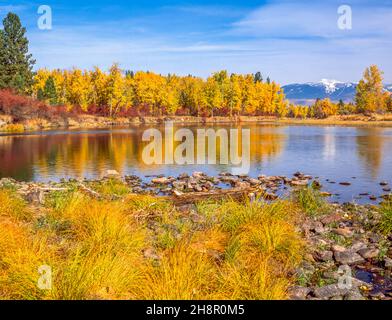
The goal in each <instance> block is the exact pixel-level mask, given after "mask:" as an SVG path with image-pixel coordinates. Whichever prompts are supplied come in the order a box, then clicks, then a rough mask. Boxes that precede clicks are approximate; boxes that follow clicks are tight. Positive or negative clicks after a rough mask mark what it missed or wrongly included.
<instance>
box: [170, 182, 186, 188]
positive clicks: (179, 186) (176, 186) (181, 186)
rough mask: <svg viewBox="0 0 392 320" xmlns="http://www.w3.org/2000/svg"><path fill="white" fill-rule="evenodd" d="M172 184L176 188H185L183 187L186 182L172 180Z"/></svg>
mask: <svg viewBox="0 0 392 320" xmlns="http://www.w3.org/2000/svg"><path fill="white" fill-rule="evenodd" d="M172 185H173V187H174V188H176V189H177V190H185V188H186V182H184V181H174V182H173V183H172Z"/></svg>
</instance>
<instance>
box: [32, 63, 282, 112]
mask: <svg viewBox="0 0 392 320" xmlns="http://www.w3.org/2000/svg"><path fill="white" fill-rule="evenodd" d="M33 95H34V96H35V97H36V98H38V99H40V100H45V101H47V102H48V103H50V104H51V105H59V104H60V105H67V106H68V107H69V108H80V109H81V110H82V111H84V112H92V113H94V112H100V113H103V114H105V115H109V116H116V115H118V114H124V113H127V112H131V113H138V114H144V115H154V116H161V115H176V114H181V115H192V116H214V115H221V116H229V115H230V116H234V115H239V114H246V115H255V114H258V115H267V114H270V115H280V116H284V115H285V114H286V112H287V101H286V100H285V97H284V94H283V91H282V89H281V87H280V86H279V85H278V84H276V83H275V82H273V81H272V82H271V81H270V80H269V79H267V81H263V79H262V77H261V75H260V73H256V74H255V75H253V74H248V75H239V74H230V75H229V74H228V72H227V71H220V72H216V73H214V74H212V75H211V76H210V77H208V78H207V79H205V80H204V79H202V78H199V77H194V76H191V75H189V76H185V77H180V76H177V75H171V74H169V75H166V76H163V75H160V74H156V73H153V72H143V71H139V72H132V71H125V72H123V71H122V70H121V69H120V68H119V66H118V65H117V64H114V65H113V66H112V67H111V68H110V70H109V72H103V71H102V70H101V69H99V68H98V67H95V68H94V70H92V71H89V70H84V71H82V70H80V69H72V70H47V69H41V70H38V71H37V73H36V75H35V82H34V85H33Z"/></svg>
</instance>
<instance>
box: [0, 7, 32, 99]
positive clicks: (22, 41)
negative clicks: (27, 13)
mask: <svg viewBox="0 0 392 320" xmlns="http://www.w3.org/2000/svg"><path fill="white" fill-rule="evenodd" d="M3 26H4V29H3V30H0V88H12V89H15V90H17V91H18V92H20V93H29V92H30V90H31V87H32V84H33V72H32V68H33V65H34V63H35V61H34V60H33V59H32V55H31V54H29V41H28V40H27V38H26V36H25V33H26V28H24V27H22V25H21V22H20V19H19V17H18V16H17V15H16V14H14V13H8V14H7V16H6V17H5V18H4V20H3Z"/></svg>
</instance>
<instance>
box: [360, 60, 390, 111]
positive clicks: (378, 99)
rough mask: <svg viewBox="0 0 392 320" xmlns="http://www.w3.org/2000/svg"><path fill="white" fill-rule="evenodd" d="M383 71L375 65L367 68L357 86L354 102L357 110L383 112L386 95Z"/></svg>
mask: <svg viewBox="0 0 392 320" xmlns="http://www.w3.org/2000/svg"><path fill="white" fill-rule="evenodd" d="M382 81H383V73H382V72H381V71H380V70H379V69H378V67H377V66H376V65H372V66H370V67H369V68H367V69H366V70H365V72H364V74H363V78H362V79H361V80H360V81H359V83H358V86H357V93H356V96H355V102H356V105H357V109H358V112H362V113H368V112H385V110H386V99H387V97H386V95H385V93H384V88H383V84H382Z"/></svg>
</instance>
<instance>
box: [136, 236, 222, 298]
mask: <svg viewBox="0 0 392 320" xmlns="http://www.w3.org/2000/svg"><path fill="white" fill-rule="evenodd" d="M215 283H216V268H215V267H214V265H213V264H212V262H211V260H210V259H209V258H208V257H207V255H205V254H203V253H198V252H195V251H194V250H192V249H191V248H190V247H188V246H187V245H186V244H185V243H181V244H178V245H177V246H176V247H174V248H173V249H170V250H168V251H167V252H166V253H165V255H164V256H163V258H162V260H161V261H160V263H159V264H158V265H154V264H153V263H150V265H149V266H148V267H146V268H145V269H144V270H143V277H142V279H141V281H140V282H139V285H138V288H137V290H135V296H136V297H137V298H138V299H142V300H146V299H147V300H152V299H157V300H200V299H208V297H209V295H210V293H211V292H213V291H214V284H215Z"/></svg>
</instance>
